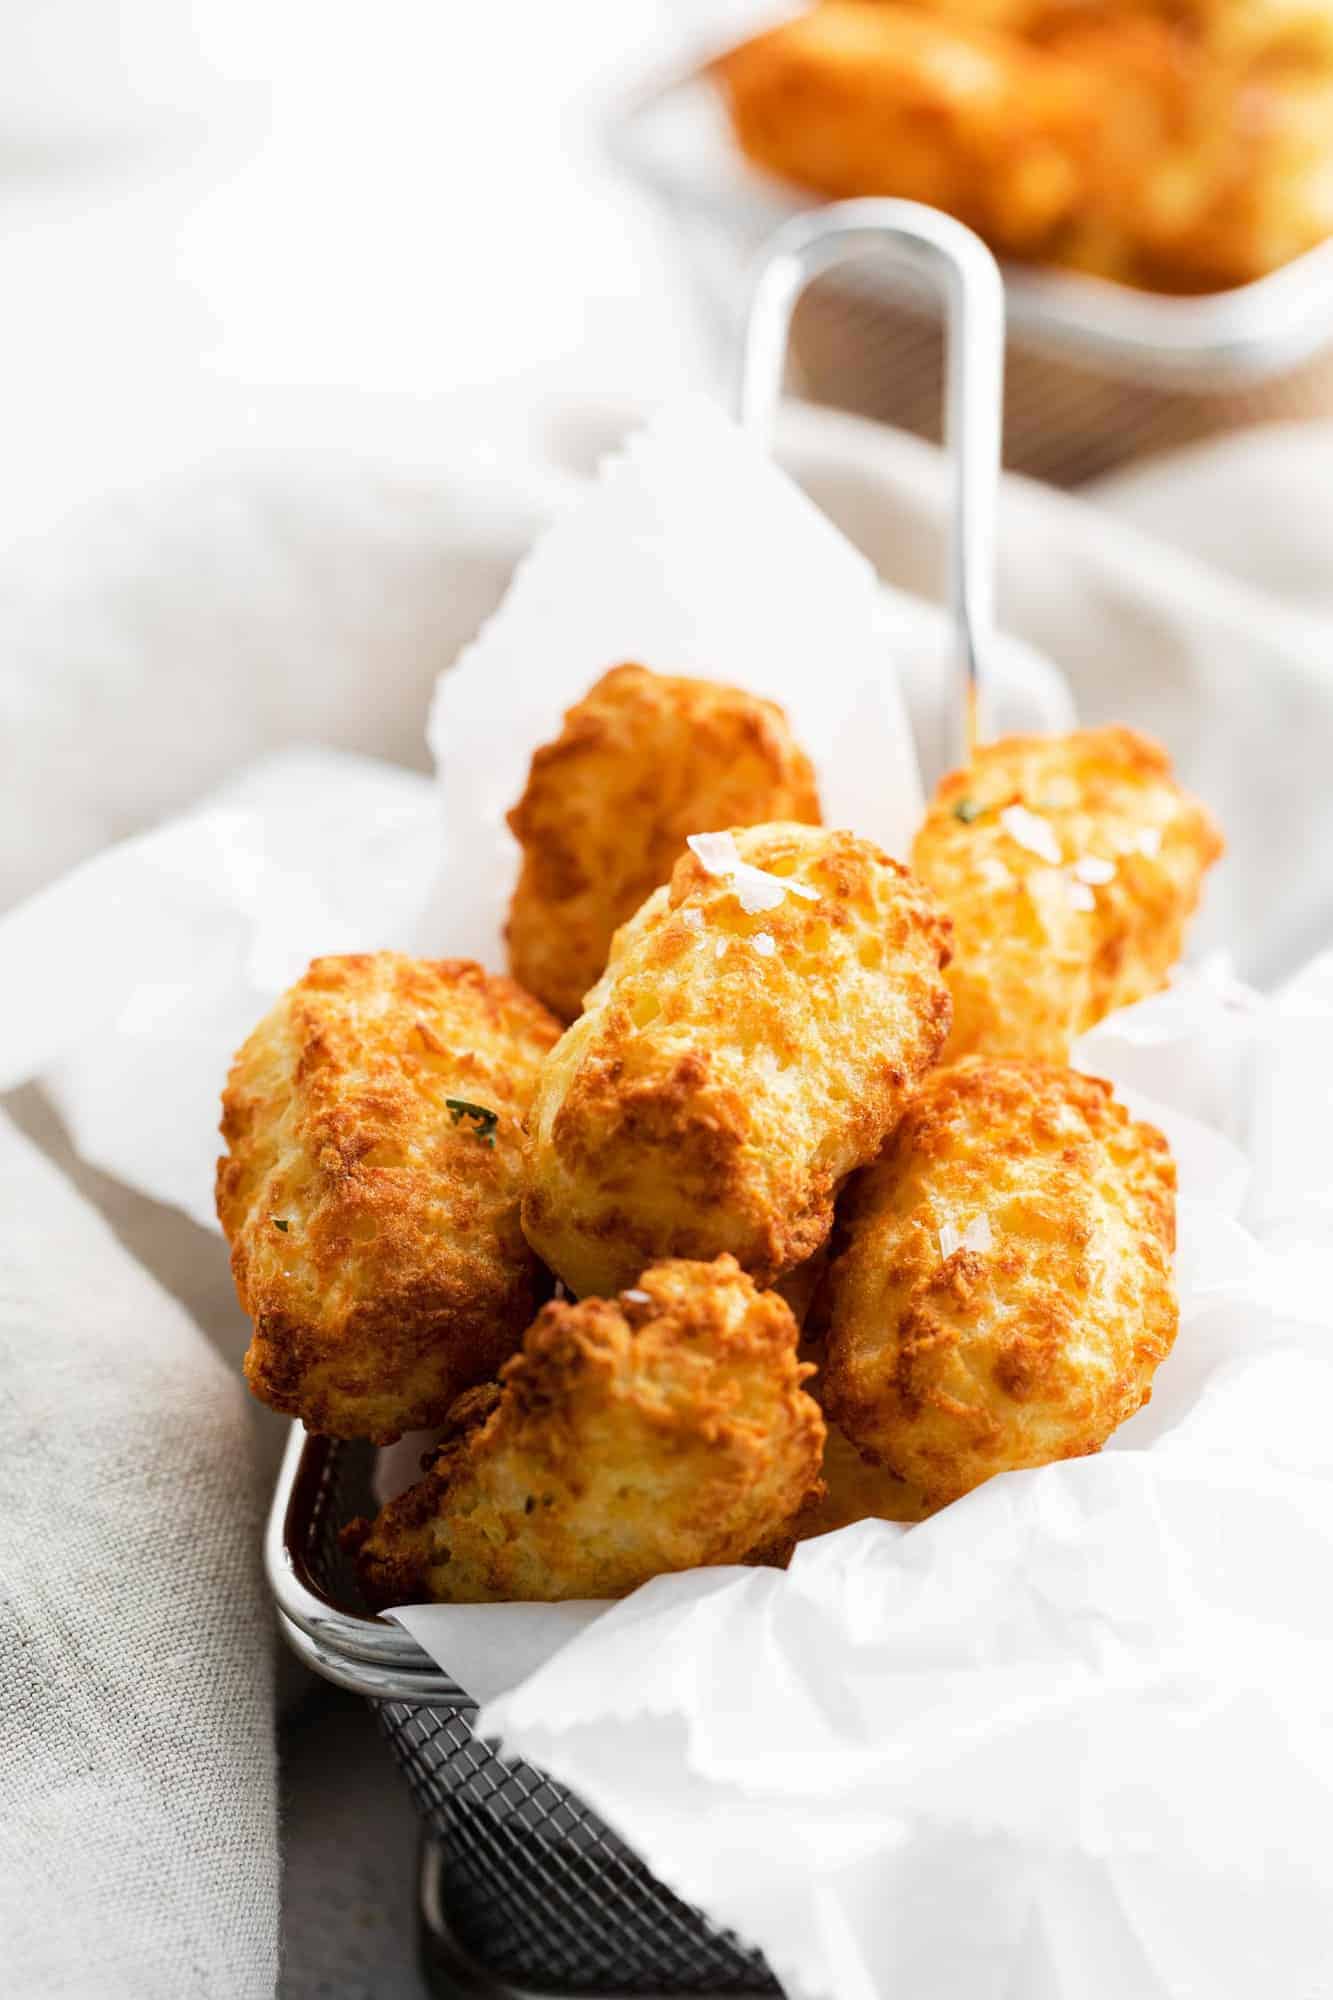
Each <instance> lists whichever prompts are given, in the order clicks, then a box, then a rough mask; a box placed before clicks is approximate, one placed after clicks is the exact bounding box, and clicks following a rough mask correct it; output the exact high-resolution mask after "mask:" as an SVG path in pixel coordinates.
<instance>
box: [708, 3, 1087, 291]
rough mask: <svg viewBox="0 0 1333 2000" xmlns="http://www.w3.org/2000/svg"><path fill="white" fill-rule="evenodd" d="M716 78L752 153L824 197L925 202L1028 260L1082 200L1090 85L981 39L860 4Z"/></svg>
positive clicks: (775, 36) (1040, 57) (757, 45)
mask: <svg viewBox="0 0 1333 2000" xmlns="http://www.w3.org/2000/svg"><path fill="white" fill-rule="evenodd" d="M714 70H715V74H716V75H717V77H718V79H719V81H720V83H721V85H722V87H723V89H724V91H725V92H726V94H727V97H728V99H729V103H730V111H731V119H732V124H733V127H734V130H735V133H736V138H737V141H738V143H739V145H740V147H741V149H742V151H743V152H744V153H745V154H746V155H747V156H748V157H749V158H750V159H751V160H752V161H753V162H754V164H755V165H756V166H759V167H762V168H764V169H766V170H767V171H768V172H770V173H774V174H777V175H779V176H781V177H782V178H783V179H784V180H788V181H794V182H796V183H797V184H798V185H799V186H801V187H805V188H809V189H811V190H812V191H813V192H814V193H816V194H821V195H825V196H828V197H831V198H834V199H837V198H840V197H843V196H852V195H897V196H901V197H905V198H907V199H909V200H912V201H923V202H929V203H931V204H932V205H933V206H934V207H936V208H943V209H947V210H948V211H949V212H950V214H952V215H956V216H958V217H959V218H960V219H961V220H962V221H964V222H967V223H970V224H971V226H972V227H973V228H974V229H976V230H977V231H978V232H979V233H980V234H981V235H982V236H984V237H986V239H987V240H988V241H989V242H990V243H992V244H994V245H995V247H996V248H997V249H999V250H1002V251H1006V252H1008V253H1010V254H1011V255H1014V256H1029V257H1031V256H1038V255H1041V254H1042V253H1043V252H1044V251H1046V250H1048V249H1049V248H1050V246H1051V245H1052V243H1053V241H1054V239H1055V236H1056V232H1057V231H1058V230H1059V229H1060V228H1061V226H1062V225H1063V224H1064V223H1065V222H1066V220H1067V219H1068V218H1069V217H1070V216H1072V215H1073V214H1074V213H1075V212H1076V210H1077V208H1078V205H1079V203H1080V200H1081V199H1082V197H1083V194H1084V190H1085V187H1086V171H1087V170H1086V160H1087V157H1088V155H1089V152H1090V149H1091V146H1092V143H1093V137H1094V134H1095V125H1096V112H1095V108H1094V107H1095V100H1093V101H1090V100H1089V95H1088V90H1087V85H1086V80H1085V78H1084V77H1083V75H1082V74H1081V72H1080V71H1079V70H1078V69H1076V68H1075V67H1073V66H1072V65H1070V64H1067V63H1064V62H1062V61H1061V60H1060V59H1059V57H1058V56H1052V55H1050V54H1049V53H1048V52H1047V51H1045V50H1043V49H1038V48H1028V47H1026V46H1025V45H1024V44H1023V43H1021V42H1018V41H1014V40H1011V39H1008V38H1006V37H1004V36H1001V35H992V34H990V33H988V32H987V31H986V30H985V29H984V28H975V27H970V26H965V25H958V26H955V25H952V24H950V23H947V22H943V21H938V20H931V19H929V18H928V17H927V16H925V15H924V14H921V13H918V12H916V11H914V10H913V9H911V8H910V7H893V6H884V5H880V4H875V0H858V4H837V5H827V6H822V7H818V8H816V9H815V10H814V11H813V12H812V13H809V14H801V15H798V16H797V17H796V18H795V19H794V20H790V21H785V22H783V23H782V24H781V25H780V26H778V27H776V28H773V29H771V30H769V31H768V32H767V33H766V34H762V35H760V36H758V37H757V38H756V39H755V40H753V41H749V42H746V43H744V44H742V46H741V47H739V48H736V49H733V50H731V51H730V52H729V53H728V54H726V55H724V56H722V57H721V58H720V59H719V60H718V62H717V63H716V64H715V66H714Z"/></svg>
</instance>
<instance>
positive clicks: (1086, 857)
mask: <svg viewBox="0 0 1333 2000" xmlns="http://www.w3.org/2000/svg"><path fill="white" fill-rule="evenodd" d="M1074 873H1075V874H1076V875H1077V876H1078V879H1079V881H1080V882H1090V883H1091V884H1092V886H1093V887H1094V888H1100V886H1101V884H1102V883H1103V882H1113V881H1114V880H1115V863H1114V861H1103V860H1102V858H1101V856H1100V855H1099V854H1081V855H1080V856H1079V858H1078V860H1077V861H1076V862H1075V863H1074Z"/></svg>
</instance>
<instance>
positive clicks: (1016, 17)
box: [881, 0, 1333, 66]
mask: <svg viewBox="0 0 1333 2000" xmlns="http://www.w3.org/2000/svg"><path fill="white" fill-rule="evenodd" d="M881 4H883V0H881ZM888 4H890V5H895V4H897V0H888ZM909 4H910V5H912V6H914V7H917V8H919V9H920V10H921V12H923V13H925V14H929V15H933V16H935V17H936V18H938V19H939V20H943V21H950V22H954V23H957V24H959V25H960V26H963V27H973V28H978V27H979V28H988V29H991V30H993V31H995V32H998V33H1002V34H1007V35H1014V36H1017V37H1018V38H1019V39H1020V40H1021V41H1027V42H1035V43H1040V44H1051V45H1053V46H1055V47H1057V48H1058V47H1060V46H1061V38H1062V36H1063V35H1064V34H1065V32H1066V31H1069V30H1072V31H1074V32H1078V31H1079V30H1081V29H1082V28H1084V27H1086V26H1096V27H1103V28H1107V29H1110V30H1115V29H1116V28H1118V27H1120V26H1122V25H1123V26H1124V27H1125V28H1126V29H1130V28H1132V25H1133V24H1134V23H1135V22H1136V21H1140V20H1151V21H1155V22H1158V23H1161V24H1163V25H1165V26H1167V27H1169V28H1171V29H1172V31H1173V32H1174V33H1176V34H1177V35H1180V36H1182V37H1184V38H1186V39H1187V40H1188V42H1189V43H1190V44H1191V45H1193V46H1196V47H1198V48H1199V49H1201V50H1203V51H1205V52H1206V53H1208V54H1209V55H1211V56H1217V57H1222V58H1225V59H1226V60H1228V61H1229V62H1232V63H1235V62H1244V63H1246V64H1251V65H1254V64H1265V65H1266V64H1272V63H1282V64H1284V65H1296V64H1306V65H1310V66H1317V65H1319V64H1321V63H1327V62H1328V61H1330V60H1333V6H1331V5H1330V4H1329V0H909Z"/></svg>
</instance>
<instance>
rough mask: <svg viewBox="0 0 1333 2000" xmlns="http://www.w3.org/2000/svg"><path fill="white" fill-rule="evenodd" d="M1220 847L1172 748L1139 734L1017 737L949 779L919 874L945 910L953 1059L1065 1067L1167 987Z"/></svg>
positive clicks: (921, 848)
mask: <svg viewBox="0 0 1333 2000" xmlns="http://www.w3.org/2000/svg"><path fill="white" fill-rule="evenodd" d="M1221 851H1222V841H1221V837H1220V835H1219V834H1218V831H1217V828H1216V827H1215V825H1214V824H1213V821H1212V819H1211V818H1210V816H1209V815H1208V813H1207V812H1206V811H1205V809H1204V808H1203V806H1201V805H1200V804H1198V802H1197V801H1196V800H1194V799H1192V798H1190V797H1189V796H1188V795H1187V794H1186V793H1184V792H1182V791H1181V789H1180V787H1179V786H1178V785H1177V784H1176V782H1175V780H1174V778H1173V776H1172V773H1171V764H1170V760H1169V759H1168V757H1167V755H1166V753H1165V751H1164V750H1162V749H1161V748H1160V746H1159V745H1157V744H1156V743H1153V742H1152V741H1150V740H1149V738H1147V737H1145V736H1139V735H1137V734H1136V733H1135V732H1134V731H1133V730H1130V729H1118V728H1111V729H1080V730H1075V731H1074V732H1073V734H1071V735H1067V736H1010V737H1005V738H1003V739H1001V740H1000V741H999V742H996V743H991V744H988V745H987V746H986V747H985V748H983V749H980V750H978V751H977V752H976V754H975V756H974V757H973V760H972V763H971V764H970V765H969V766H968V767H967V769H966V770H962V771H954V772H952V773H950V775H949V776H948V777H946V778H944V779H943V780H942V781H941V784H940V786H939V790H938V791H937V793H936V795H935V799H934V801H933V803H932V804H931V806H930V808H929V810H928V811H927V814H926V817H925V820H924V822H923V823H922V826H921V829H920V831H919V833H918V834H917V837H916V842H915V845H914V847H913V852H912V865H913V868H914V869H915V871H916V873H917V875H918V876H919V877H920V879H921V881H922V882H923V883H924V884H925V886H926V888H927V889H928V890H930V891H931V893H932V894H933V895H934V896H935V898H936V899H937V900H938V902H939V903H940V904H941V905H942V906H943V908H944V909H946V910H947V911H948V912H949V915H950V916H951V917H952V919H953V925H954V956H953V961H952V963H951V965H950V967H949V975H948V976H949V988H950V991H951V993H952V996H953V1032H952V1035H951V1036H950V1040H949V1044H948V1048H947V1050H946V1057H945V1059H946V1060H952V1059H954V1058H956V1057H959V1056H963V1055H973V1054H984V1055H1020V1056H1028V1057H1031V1058H1033V1059H1034V1060H1040V1061H1044V1062H1053V1063H1059V1062H1064V1061H1066V1060H1067V1059H1068V1056H1069V1049H1070V1044H1071V1043H1072V1041H1073V1040H1074V1037H1075V1036H1076V1035H1079V1034H1082V1033H1083V1032H1084V1030H1085V1029H1087V1028H1090V1027H1092V1026H1093V1025H1094V1023H1095V1022H1097V1021H1099V1020H1101V1018H1102V1016H1103V1015H1104V1014H1108V1013H1109V1012H1110V1011H1111V1009H1112V1008H1114V1007H1124V1006H1127V1005H1128V1004H1129V1003H1130V1002H1131V1001H1134V1000H1141V999H1143V998H1145V996H1146V995H1148V994H1150V993H1155V992H1156V991H1157V990H1158V989H1159V988H1160V987H1162V986H1164V985H1165V984H1166V979H1167V975H1168V973H1169V972H1170V970H1171V967H1172V966H1173V965H1174V964H1175V962H1176V960H1177V959H1178V958H1179V956H1180V952H1181V949H1182V945H1183V940H1184V932H1185V926H1186V923H1187V921H1188V919H1189V917H1190V916H1191V914H1192V913H1193V911H1194V909H1195V907H1196V905H1197V904H1198V901H1199V896H1200V892H1201V889H1202V884H1203V878H1204V874H1205V872H1206V871H1207V869H1208V867H1209V866H1210V865H1211V863H1212V862H1213V861H1215V860H1216V859H1217V857H1218V855H1219V854H1220V853H1221Z"/></svg>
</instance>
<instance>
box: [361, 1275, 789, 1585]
mask: <svg viewBox="0 0 1333 2000" xmlns="http://www.w3.org/2000/svg"><path fill="white" fill-rule="evenodd" d="M809 1372H810V1370H809V1368H808V1367H807V1366H806V1365H805V1364H803V1363H800V1362H798V1360H797V1357H796V1323H795V1321H794V1320H793V1318H792V1316H791V1313H790V1312H789V1311H788V1309H787V1307H786V1306H785V1305H784V1303H783V1301H782V1300H781V1299H780V1298H778V1297H777V1295H776V1294H775V1293H772V1292H758V1291H756V1289H755V1287H754V1285H753V1284H752V1283H751V1281H750V1279H749V1278H747V1277H746V1276H745V1274H744V1273H743V1272H742V1271H741V1270H740V1268H739V1266H738V1265H737V1264H736V1262H735V1260H734V1259H733V1258H731V1257H721V1258H718V1259H717V1260H716V1262H714V1263H711V1264H699V1263H685V1262H668V1263H662V1264H657V1265H654V1266H653V1267H652V1268H651V1269H649V1270H647V1271H645V1272H643V1273H642V1275H641V1276H640V1278H639V1281H638V1283H637V1285H635V1286H633V1287H632V1288H631V1289H630V1290H628V1291H626V1292H623V1293H622V1294H621V1295H620V1297H619V1298H618V1299H584V1300H583V1301H582V1302H581V1303H580V1304H578V1305H570V1304H565V1303H554V1304H551V1305H548V1306H547V1307H546V1308H545V1309H544V1310H543V1312H542V1313H541V1315H540V1317H539V1318H538V1319H537V1321H536V1323H535V1325H534V1326H533V1327H532V1328H531V1329H530V1331H529V1333H528V1335H527V1338H526V1339H525V1341H524V1343H523V1351H522V1353H521V1354H518V1355H516V1356H515V1357H514V1358H513V1360H511V1361H509V1362H507V1363H506V1364H505V1367H504V1370H503V1372H502V1375H501V1384H500V1387H499V1389H498V1390H496V1389H491V1390H474V1391H472V1392H471V1393H470V1394H469V1396H467V1397H465V1398H464V1399H463V1403H462V1406H461V1407H460V1409H459V1412H458V1425H459V1427H458V1431H457V1434H456V1435H455V1436H454V1437H453V1438H452V1439H450V1440H449V1441H448V1442H447V1443H446V1444H445V1446H444V1448H443V1449H442V1451H441V1452H440V1455H439V1457H438V1458H437V1459H436V1461H435V1464H434V1466H433V1467H432V1468H431V1470H430V1472H429V1473H428V1474H427V1475H426V1477H425V1478H424V1479H423V1480H421V1481H420V1482H419V1483H418V1484H417V1485H416V1486H414V1487H412V1488H411V1489H410V1490H409V1491H408V1492H407V1493H405V1494H403V1495H402V1496H401V1497H400V1498H399V1499H397V1500H395V1501H393V1502H391V1503H390V1505H389V1506H388V1507H387V1508H385V1510H384V1511H383V1513H382V1514H381V1515H380V1517H379V1519H378V1520H377V1521H376V1522H375V1524H374V1526H373V1528H371V1529H369V1530H368V1531H367V1530H366V1529H365V1527H364V1524H361V1523H358V1524H355V1525H354V1527H353V1528H352V1529H351V1531H350V1532H349V1535H348V1540H349V1542H350V1543H351V1544H352V1545H353V1546H356V1545H358V1544H359V1545H360V1549H359V1565H360V1572H361V1577H362V1582H363V1588H364V1590H365V1592H366V1595H367V1597H368V1598H369V1599H370V1601H371V1602H372V1603H375V1604H394V1603H403V1602H407V1601H410V1600H412V1599H418V1598H423V1597H430V1598H438V1599H442V1600H444V1601H447V1602H454V1603H489V1602H492V1601H504V1600H507V1599H544V1600H555V1599H562V1598H571V1597H620V1596H622V1595H624V1594H625V1593H626V1592H627V1591H631V1590H634V1589H636V1588H637V1586H638V1585H639V1584H641V1583H645V1582H647V1580H648V1579H649V1577H653V1576H658V1575H660V1574H662V1573H663V1572H664V1571H668V1570H680V1569H690V1568H694V1567H696V1566H699V1565H704V1564H716V1563H735V1562H743V1561H745V1559H746V1558H747V1557H748V1556H750V1554H751V1552H752V1551H753V1550H755V1549H756V1547H757V1546H758V1545H759V1544H762V1543H766V1542H768V1541H770V1540H771V1539H772V1538H773V1537H774V1536H775V1535H776V1534H778V1533H779V1531H780V1530H781V1529H782V1527H783V1525H784V1523H786V1522H788V1521H790V1520H791V1519H792V1517H793V1516H794V1515H795V1514H796V1513H797V1511H798V1509H799V1508H800V1507H801V1505H802V1502H803V1501H804V1500H805V1498H806V1496H807V1495H808V1494H809V1493H810V1492H811V1490H812V1489H813V1488H814V1487H815V1486H816V1484H817V1482H818V1478H819V1462H820V1453H821V1450H822V1448H823V1442H824V1424H823V1419H822V1418H821V1416H820V1414H819V1409H818V1406H817V1405H816V1404H815V1403H814V1402H813V1401H812V1400H811V1398H810V1397H809V1396H808V1395H807V1394H806V1393H805V1391H804V1389H803V1388H802V1386H801V1384H802V1380H803V1378H804V1377H805V1376H806V1375H808V1374H809Z"/></svg>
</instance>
